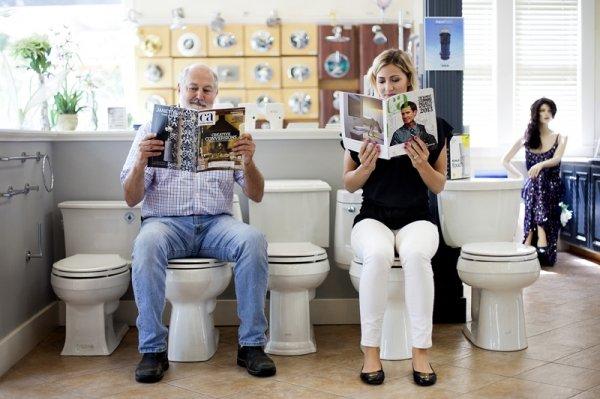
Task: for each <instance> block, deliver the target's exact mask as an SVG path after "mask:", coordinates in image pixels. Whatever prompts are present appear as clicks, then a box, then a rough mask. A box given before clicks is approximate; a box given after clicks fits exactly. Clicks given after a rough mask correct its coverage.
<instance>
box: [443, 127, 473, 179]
mask: <svg viewBox="0 0 600 399" xmlns="http://www.w3.org/2000/svg"><path fill="white" fill-rule="evenodd" d="M469 141H470V139H469V134H468V133H463V134H458V135H455V136H453V137H452V138H451V139H450V145H449V146H448V150H447V151H448V172H447V177H448V179H450V180H456V179H468V178H469V177H471V157H470V154H469V146H470V145H469Z"/></svg>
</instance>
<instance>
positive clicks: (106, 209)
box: [58, 201, 141, 259]
mask: <svg viewBox="0 0 600 399" xmlns="http://www.w3.org/2000/svg"><path fill="white" fill-rule="evenodd" d="M58 208H59V209H60V211H61V213H62V219H63V227H64V232H65V250H66V255H67V256H71V255H75V254H118V255H121V256H122V257H123V258H124V259H131V250H132V247H133V240H134V239H135V237H136V236H137V234H138V232H139V230H140V223H141V222H140V205H137V206H135V207H134V208H130V207H129V206H127V204H126V203H125V201H66V202H61V203H60V204H58Z"/></svg>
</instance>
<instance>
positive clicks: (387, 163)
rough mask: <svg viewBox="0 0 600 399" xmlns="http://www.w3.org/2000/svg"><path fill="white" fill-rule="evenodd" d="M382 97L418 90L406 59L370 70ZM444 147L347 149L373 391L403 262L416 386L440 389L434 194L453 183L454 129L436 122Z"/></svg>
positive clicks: (382, 60) (390, 57)
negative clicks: (391, 152) (395, 272)
mask: <svg viewBox="0 0 600 399" xmlns="http://www.w3.org/2000/svg"><path fill="white" fill-rule="evenodd" d="M369 74H370V80H371V84H372V86H373V87H374V88H375V93H376V95H378V96H379V97H381V98H387V97H391V96H393V95H396V94H399V93H404V92H407V91H412V90H417V89H418V86H417V81H416V71H415V67H414V66H413V63H412V61H411V59H410V57H409V55H408V54H407V53H405V52H404V51H402V50H394V49H390V50H386V51H384V52H382V53H381V54H379V55H378V56H377V57H376V58H375V59H374V60H373V65H372V66H371V69H370V71H369ZM437 131H438V143H439V145H438V146H437V148H436V149H433V150H431V151H430V150H428V149H427V146H426V145H425V143H424V142H423V141H422V140H421V139H420V138H418V137H413V138H412V139H410V140H409V141H407V142H406V144H405V146H406V147H405V148H406V151H407V154H408V156H399V157H395V158H392V159H390V160H384V159H379V158H378V155H379V153H380V148H379V145H378V144H376V143H374V142H372V141H369V140H368V139H366V140H365V141H364V142H363V145H362V147H361V148H360V151H359V152H358V153H356V152H354V151H348V150H346V153H345V155H344V176H343V180H344V187H345V188H346V189H347V190H348V191H350V192H354V191H356V190H358V189H360V188H362V189H363V203H362V208H361V211H360V213H359V214H358V215H357V216H356V218H355V220H354V227H353V229H352V235H351V243H352V249H353V250H354V253H355V255H356V256H358V257H359V258H361V259H362V264H363V268H362V273H361V278H360V287H359V298H360V320H361V335H362V337H361V345H362V346H363V350H364V363H363V369H362V370H361V373H360V377H361V379H362V380H363V381H364V382H366V383H367V384H373V385H376V384H381V383H382V382H383V380H384V378H385V375H384V372H383V369H382V365H381V361H380V358H379V346H380V342H381V326H382V321H383V314H384V310H385V306H386V299H387V290H386V288H385V287H386V286H387V281H388V276H389V273H390V269H391V267H392V263H393V261H394V251H396V252H397V253H398V254H399V256H400V262H401V264H402V267H403V269H404V275H405V292H406V298H405V301H406V308H407V310H408V313H409V317H410V323H411V337H412V345H413V349H412V355H413V357H412V362H413V378H414V381H415V382H416V383H417V384H419V385H423V386H427V385H433V384H435V381H436V374H435V372H434V371H433V369H432V368H431V365H430V363H429V358H428V353H427V350H428V348H430V347H431V345H432V343H431V333H432V317H433V271H432V268H431V258H432V257H433V255H434V254H435V253H436V251H437V248H438V243H439V236H438V229H437V227H436V225H435V224H433V223H432V222H431V215H430V213H429V194H428V191H431V192H433V193H435V194H437V193H439V192H441V191H442V190H443V189H444V185H445V183H446V145H445V143H446V138H447V137H448V136H450V135H451V134H452V127H451V126H450V125H449V124H448V123H447V122H446V121H445V120H443V119H441V118H438V120H437Z"/></svg>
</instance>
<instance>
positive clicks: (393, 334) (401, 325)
mask: <svg viewBox="0 0 600 399" xmlns="http://www.w3.org/2000/svg"><path fill="white" fill-rule="evenodd" d="M361 205H362V190H358V191H355V192H354V193H350V192H348V191H346V190H338V191H337V204H336V217H335V238H334V240H335V244H334V245H335V261H336V264H337V265H338V266H339V267H341V268H343V269H348V268H349V269H350V279H351V280H352V285H353V286H354V288H356V290H357V291H358V290H359V287H360V275H361V271H362V261H361V259H358V258H356V257H355V256H354V253H353V251H352V246H351V243H350V234H351V232H352V226H353V223H354V217H355V216H356V215H358V213H359V211H360V207H361ZM386 289H387V293H388V297H387V301H388V302H387V305H386V307H385V312H384V314H383V325H382V330H381V345H380V348H379V350H380V358H381V359H384V360H403V359H410V358H412V343H411V338H410V319H409V317H408V312H407V311H406V304H405V301H404V271H403V270H402V265H401V264H400V260H399V259H398V258H395V259H394V263H393V265H392V270H391V271H390V276H389V279H388V283H387V288H386Z"/></svg>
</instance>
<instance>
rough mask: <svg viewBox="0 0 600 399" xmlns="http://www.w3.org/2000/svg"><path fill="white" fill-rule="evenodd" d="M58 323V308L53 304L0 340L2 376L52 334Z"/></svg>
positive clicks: (0, 370)
mask: <svg viewBox="0 0 600 399" xmlns="http://www.w3.org/2000/svg"><path fill="white" fill-rule="evenodd" d="M57 322H58V306H57V303H56V302H52V303H51V304H49V305H48V306H46V307H45V308H43V309H42V310H40V311H39V312H37V313H36V314H35V315H33V316H32V317H31V318H29V320H27V321H26V322H24V323H23V324H21V325H20V326H19V327H17V328H15V329H14V330H13V331H12V332H11V333H10V334H8V335H7V336H6V337H4V338H2V339H1V340H0V376H1V375H2V374H4V373H5V372H6V371H8V369H10V368H11V367H12V366H14V365H15V364H16V363H17V362H18V361H19V360H20V359H21V358H22V357H23V356H25V355H26V354H27V353H29V351H31V350H32V349H33V348H34V347H35V346H36V345H37V344H39V343H40V341H42V340H43V339H44V338H46V337H47V336H48V334H50V333H51V332H52V330H53V329H54V328H55V327H56V326H57V324H58V323H57Z"/></svg>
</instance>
